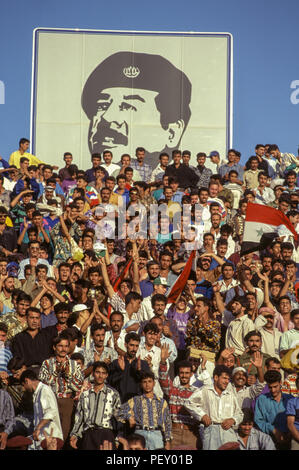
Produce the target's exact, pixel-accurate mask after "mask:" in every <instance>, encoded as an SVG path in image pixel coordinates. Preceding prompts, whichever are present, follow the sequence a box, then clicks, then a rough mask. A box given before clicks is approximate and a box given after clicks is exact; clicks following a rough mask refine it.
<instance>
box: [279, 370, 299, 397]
mask: <svg viewBox="0 0 299 470" xmlns="http://www.w3.org/2000/svg"><path fill="white" fill-rule="evenodd" d="M296 378H297V375H296V374H290V375H288V377H287V378H286V379H285V381H284V382H283V384H282V387H281V391H282V392H283V393H289V394H290V395H293V397H299V390H298V388H297V386H296Z"/></svg>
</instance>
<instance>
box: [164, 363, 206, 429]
mask: <svg viewBox="0 0 299 470" xmlns="http://www.w3.org/2000/svg"><path fill="white" fill-rule="evenodd" d="M207 374H208V373H207ZM208 378H210V376H209V374H208ZM159 381H160V385H161V387H162V390H163V392H164V393H165V395H167V396H168V397H169V400H168V403H169V408H170V415H171V421H172V422H173V423H182V424H188V425H190V426H193V425H194V424H195V423H196V421H195V419H194V418H193V416H191V415H190V413H189V412H188V411H187V410H186V408H185V407H184V405H185V403H186V400H188V399H189V398H190V397H191V395H192V393H193V392H195V391H196V390H198V388H197V387H195V386H194V385H189V386H188V387H182V386H181V385H180V386H178V387H175V386H174V384H173V382H172V380H171V379H170V377H169V373H168V368H167V365H166V364H160V367H159Z"/></svg>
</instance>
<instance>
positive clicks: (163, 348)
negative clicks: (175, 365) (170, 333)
mask: <svg viewBox="0 0 299 470" xmlns="http://www.w3.org/2000/svg"><path fill="white" fill-rule="evenodd" d="M169 356H170V351H169V344H163V345H162V346H161V362H162V363H165V362H166V361H167V359H168V358H169Z"/></svg>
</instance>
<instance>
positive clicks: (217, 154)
mask: <svg viewBox="0 0 299 470" xmlns="http://www.w3.org/2000/svg"><path fill="white" fill-rule="evenodd" d="M219 156H220V155H219V152H217V150H213V151H212V152H210V155H209V158H210V157H219Z"/></svg>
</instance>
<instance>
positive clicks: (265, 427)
mask: <svg viewBox="0 0 299 470" xmlns="http://www.w3.org/2000/svg"><path fill="white" fill-rule="evenodd" d="M291 398H292V395H289V394H287V393H282V394H281V400H280V402H277V401H276V400H274V398H272V396H271V393H266V394H265V395H260V396H259V397H258V399H257V400H256V405H255V412H254V422H255V423H256V424H257V425H258V427H259V429H260V430H261V431H263V432H265V433H266V434H271V433H272V432H273V430H274V428H276V429H278V430H279V431H281V432H288V431H289V430H288V426H287V415H286V408H287V404H288V401H289V400H290V399H291Z"/></svg>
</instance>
